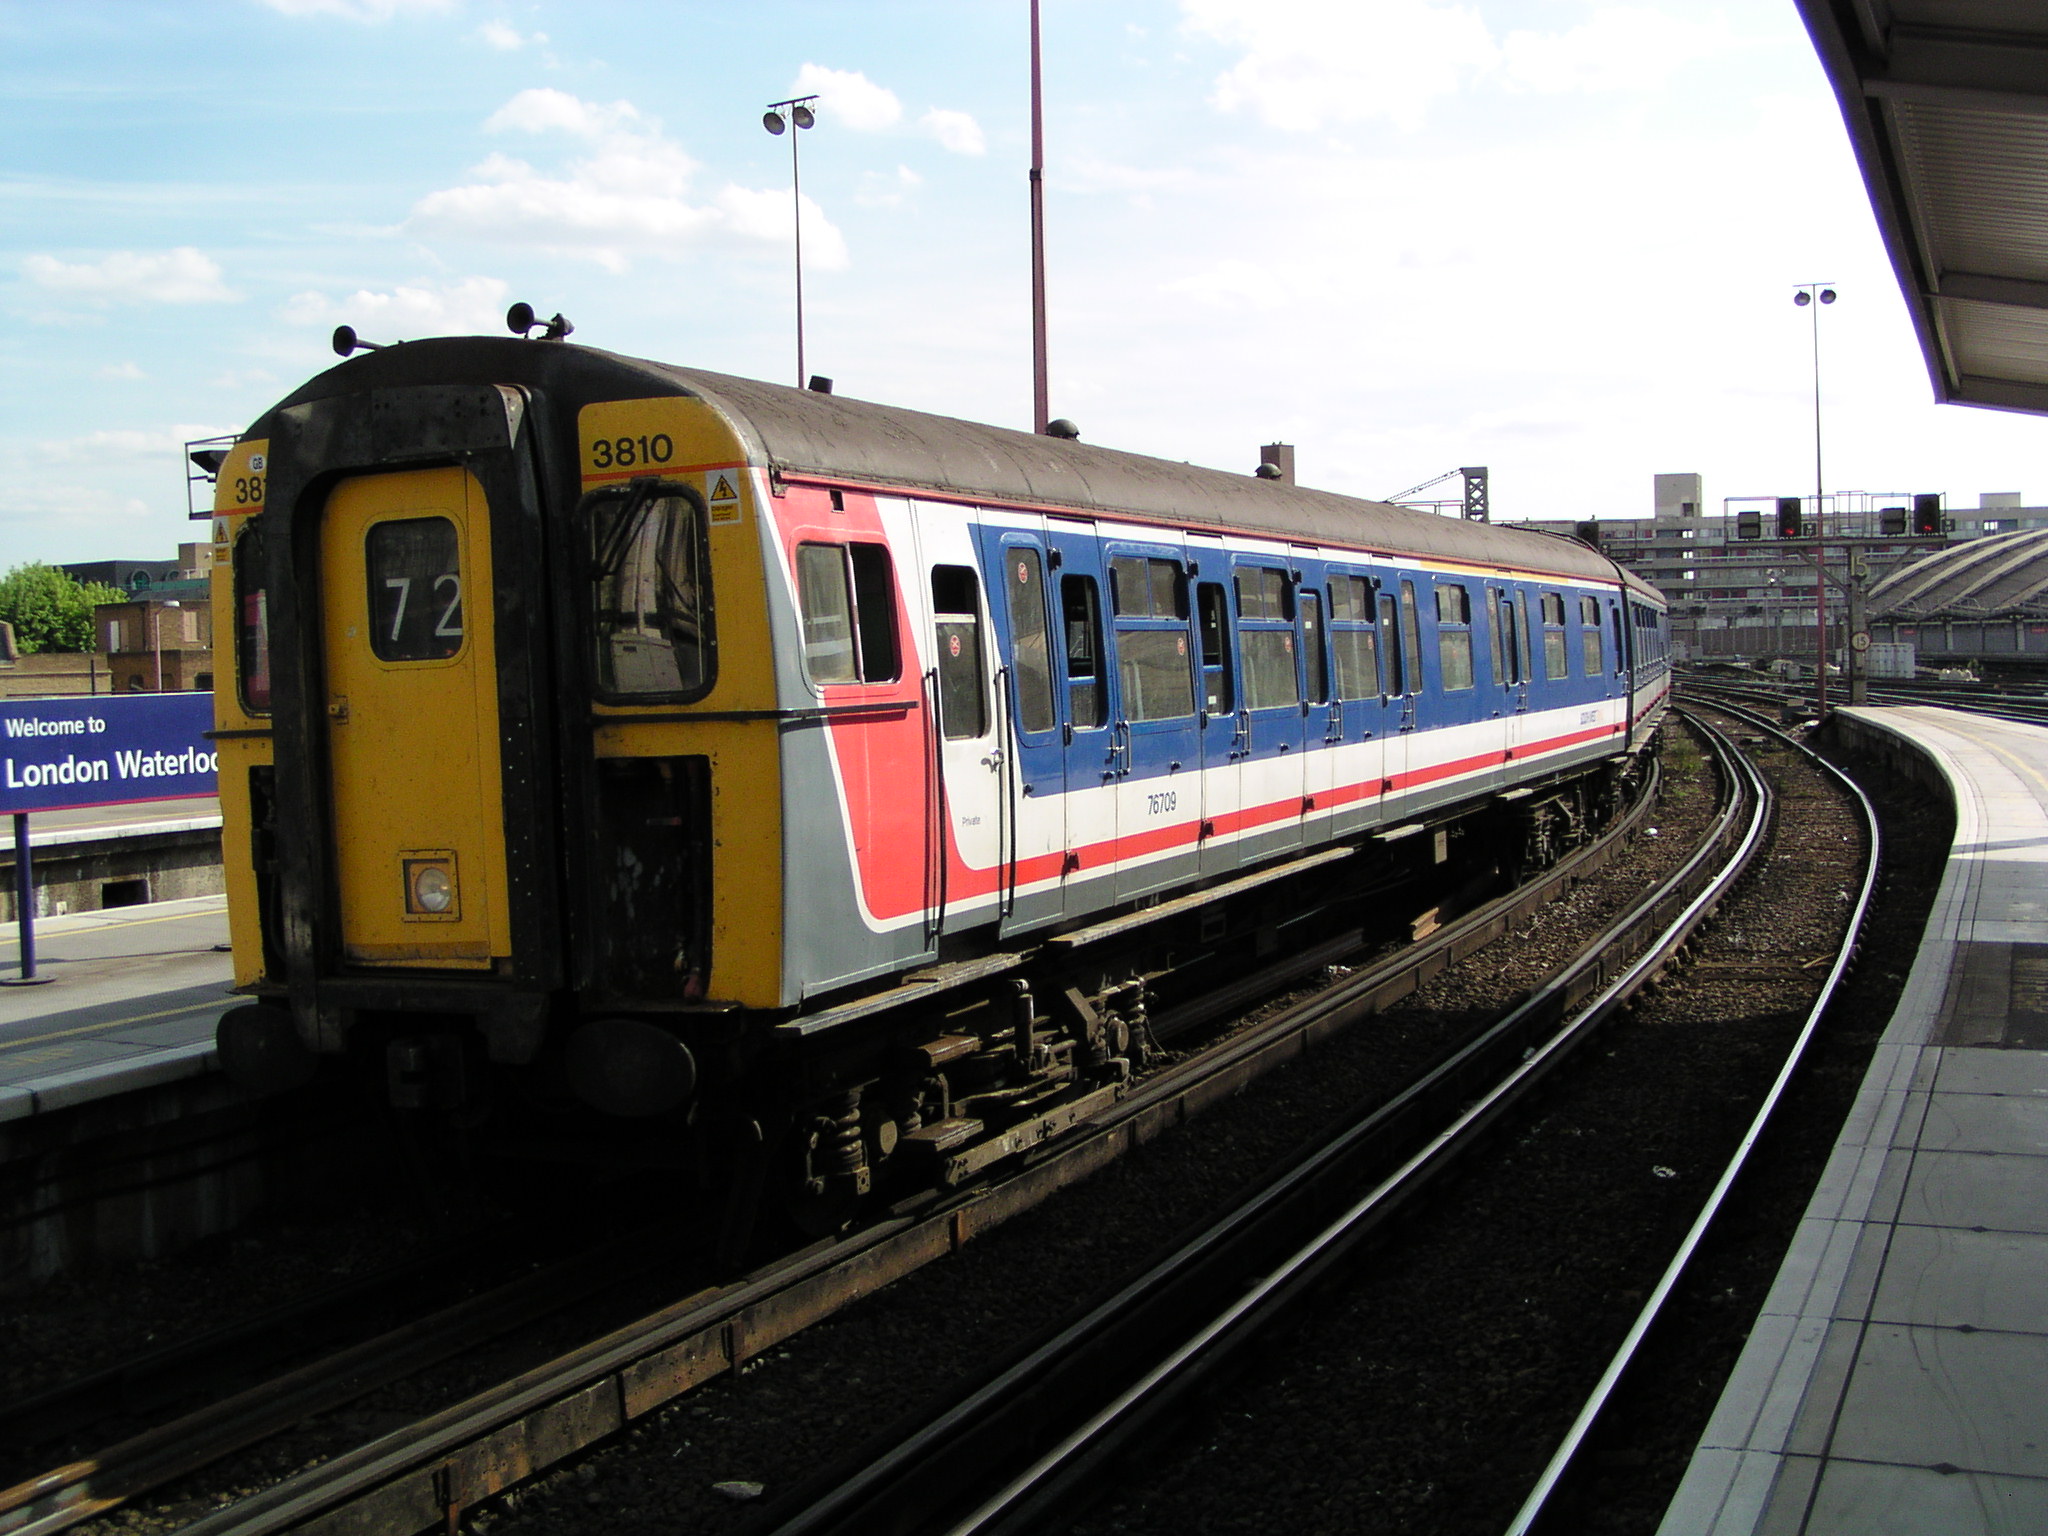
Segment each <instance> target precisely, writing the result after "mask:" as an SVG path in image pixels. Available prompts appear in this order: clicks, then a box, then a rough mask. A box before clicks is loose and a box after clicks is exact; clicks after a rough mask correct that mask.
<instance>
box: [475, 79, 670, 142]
mask: <svg viewBox="0 0 2048 1536" xmlns="http://www.w3.org/2000/svg"><path fill="white" fill-rule="evenodd" d="M653 126H654V125H653V124H650V123H648V121H647V119H646V118H644V117H643V116H642V115H641V113H640V109H639V108H638V107H636V106H634V105H633V104H632V103H631V102H630V101H615V102H612V103H611V104H610V105H609V106H605V105H601V104H599V103H597V102H593V101H583V100H581V99H580V98H578V97H575V96H571V95H570V94H569V93H568V92H567V91H557V90H554V89H553V88H551V87H548V86H539V87H536V88H534V89H532V90H526V91H521V92H520V93H519V94H518V95H517V96H514V97H513V98H512V99H511V100H510V101H508V102H506V103H505V105H503V106H502V107H500V108H498V110H497V111H495V112H493V113H492V114H491V115H490V116H489V117H487V118H485V119H484V130H485V132H487V133H502V132H503V131H504V130H505V129H507V128H517V129H519V130H521V131H522V132H525V133H547V132H548V131H550V130H551V129H560V130H561V131H562V132H564V133H572V134H574V135H575V136H576V137H577V138H579V139H593V140H594V139H602V138H604V137H606V136H607V135H610V134H619V133H626V132H630V131H632V130H633V129H635V128H647V127H653Z"/></svg>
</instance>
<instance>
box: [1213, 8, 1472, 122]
mask: <svg viewBox="0 0 2048 1536" xmlns="http://www.w3.org/2000/svg"><path fill="white" fill-rule="evenodd" d="M1181 15H1182V18H1183V23H1184V25H1185V26H1186V27H1187V28H1188V29H1189V30H1190V31H1193V32H1197V33H1200V34H1202V35H1204V36H1206V37H1209V38H1211V39H1213V40H1214V41H1216V42H1219V43H1222V44H1224V45H1225V46H1226V47H1230V48H1236V49H1239V50H1241V51H1242V53H1243V57H1242V58H1241V59H1239V61H1238V62H1237V63H1236V64H1234V65H1232V66H1231V67H1230V68H1229V69H1228V70H1226V71H1225V72H1224V73H1223V74H1222V75H1221V76H1220V77H1219V78H1218V79H1217V82H1216V90H1215V94H1214V95H1213V96H1212V97H1211V100H1212V101H1213V102H1214V103H1215V105H1216V106H1218V107H1219V108H1221V109H1222V110H1223V111H1226V112H1234V111H1238V110H1240V109H1242V110H1246V111H1249V112H1252V113H1253V114H1255V115H1256V116H1258V117H1261V118H1263V119H1264V120H1265V121H1266V122H1268V123H1270V124H1272V125H1273V126H1274V127H1276V128H1285V129H1291V130H1296V131H1305V130H1311V129H1315V128H1319V127H1321V126H1323V125H1324V124H1325V123H1331V122H1338V123H1343V122H1365V121H1370V120H1372V119H1375V118H1384V119H1386V120H1387V121H1389V122H1392V123H1393V124H1394V125H1395V126H1396V127H1399V128H1402V129H1404V130H1413V129H1416V128H1419V127H1420V126H1421V125H1422V121H1423V118H1424V116H1425V114H1426V113H1427V111H1428V109H1429V106H1430V104H1431V103H1432V102H1434V101H1436V100H1437V99H1438V98H1439V97H1443V96H1448V95H1451V94H1453V93H1455V92H1456V91H1457V90H1458V89H1459V88H1460V87H1461V86H1462V84H1463V83H1464V81H1465V80H1466V79H1467V77H1469V76H1470V75H1472V74H1474V73H1476V72H1478V71H1481V70H1485V69H1489V68H1491V67H1492V66H1493V65H1494V64H1495V62H1496V60H1497V58H1498V50H1497V48H1496V47H1495V44H1494V41H1493V38H1492V36H1491V34H1489V33H1488V31H1487V28H1486V23H1485V22H1484V21H1482V20H1481V19H1480V17H1479V14H1478V12H1477V11H1475V10H1473V9H1472V8H1470V7H1469V6H1464V5H1443V4H1436V3H1433V0H1371V3H1370V4H1358V3H1356V0H1181Z"/></svg>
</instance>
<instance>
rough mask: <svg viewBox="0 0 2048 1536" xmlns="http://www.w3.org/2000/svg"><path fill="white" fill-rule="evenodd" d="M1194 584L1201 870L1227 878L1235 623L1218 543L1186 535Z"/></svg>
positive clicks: (1233, 813) (1234, 808)
mask: <svg viewBox="0 0 2048 1536" xmlns="http://www.w3.org/2000/svg"><path fill="white" fill-rule="evenodd" d="M1188 554H1189V556H1190V561H1189V563H1190V565H1191V566H1192V567H1193V568H1194V570H1195V573H1196V576H1197V580H1196V582H1195V600H1194V601H1195V642H1196V645H1197V646H1198V647H1199V651H1200V654H1199V656H1198V657H1197V661H1198V663H1199V668H1200V670H1199V674H1198V675H1199V677H1200V679H1201V686H1200V687H1199V688H1198V689H1197V690H1196V698H1195V705H1196V708H1197V710H1198V711H1199V713H1198V715H1197V717H1196V720H1197V728H1198V729H1199V731H1200V733H1201V745H1202V825H1201V867H1202V873H1203V874H1204V875H1221V874H1228V873H1229V872H1230V871H1231V870H1233V869H1235V868H1237V865H1238V836H1237V834H1238V822H1239V820H1240V813H1241V812H1242V810H1243V808H1244V799H1243V775H1242V772H1241V770H1240V767H1239V763H1240V760H1241V759H1242V757H1243V755H1244V751H1243V749H1244V739H1243V733H1242V729H1241V724H1240V721H1239V718H1238V693H1239V689H1238V676H1237V648H1236V646H1235V645H1234V644H1233V643H1232V636H1233V634H1234V632H1235V630H1236V619H1235V618H1234V616H1233V615H1232V613H1231V610H1230V564H1229V561H1228V560H1227V559H1226V558H1225V557H1224V554H1223V543H1222V541H1221V540H1220V539H1216V538H1205V537H1203V536H1201V535H1190V536H1189V538H1188Z"/></svg>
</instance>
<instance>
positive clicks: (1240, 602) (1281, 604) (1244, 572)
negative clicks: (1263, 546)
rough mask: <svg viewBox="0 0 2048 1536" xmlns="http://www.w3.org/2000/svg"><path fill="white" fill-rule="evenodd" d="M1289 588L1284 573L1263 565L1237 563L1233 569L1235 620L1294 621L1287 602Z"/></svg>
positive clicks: (1290, 595) (1290, 607)
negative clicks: (1235, 573)
mask: <svg viewBox="0 0 2048 1536" xmlns="http://www.w3.org/2000/svg"><path fill="white" fill-rule="evenodd" d="M1292 596H1293V589H1292V588H1291V587H1290V586H1289V585H1288V582H1287V573H1286V572H1285V571H1276V570H1273V569H1271V568H1270V567H1268V566H1263V565H1245V566H1239V567H1238V570H1237V616H1238V618H1239V619H1272V620H1285V621H1286V622H1288V623H1290V624H1291V623H1292V622H1293V621H1294V608H1293V605H1292V604H1291V603H1290V602H1289V599H1290V598H1291V597H1292Z"/></svg>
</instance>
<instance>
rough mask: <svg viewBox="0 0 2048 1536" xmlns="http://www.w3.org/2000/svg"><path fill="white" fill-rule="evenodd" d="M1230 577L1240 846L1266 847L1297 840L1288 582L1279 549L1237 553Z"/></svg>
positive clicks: (1299, 774) (1293, 647) (1299, 770)
mask: <svg viewBox="0 0 2048 1536" xmlns="http://www.w3.org/2000/svg"><path fill="white" fill-rule="evenodd" d="M1232 578H1233V581H1234V583H1235V585H1236V589H1237V649H1238V655H1239V656H1240V657H1242V658H1243V667H1244V697H1243V700H1242V701H1241V703H1240V705H1239V711H1240V716H1239V717H1240V718H1241V719H1242V720H1243V722H1244V738H1245V751H1244V758H1243V762H1244V807H1245V809H1244V815H1245V822H1246V827H1247V831H1248V832H1249V833H1250V834H1251V836H1252V838H1253V839H1254V840H1255V841H1254V845H1253V847H1251V848H1248V850H1247V851H1248V852H1253V853H1256V854H1266V853H1272V852H1275V851H1279V850H1282V849H1287V848H1297V847H1299V846H1300V845H1301V802H1302V785H1303V782H1304V779H1303V761H1302V758H1303V754H1302V741H1303V737H1304V732H1303V730H1302V713H1301V702H1302V697H1301V667H1300V656H1299V654H1298V652H1299V646H1298V643H1297V636H1296V634H1295V588H1294V581H1293V579H1292V577H1291V575H1290V574H1289V572H1288V570H1287V569H1286V565H1285V562H1284V561H1283V560H1282V559H1281V557H1279V556H1264V557H1260V556H1249V555H1246V556H1240V557H1239V558H1238V559H1237V561H1236V563H1235V564H1234V565H1233V567H1232ZM1253 829H1256V831H1254V830H1253Z"/></svg>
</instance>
